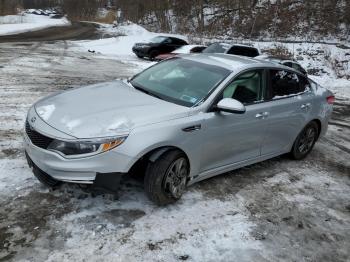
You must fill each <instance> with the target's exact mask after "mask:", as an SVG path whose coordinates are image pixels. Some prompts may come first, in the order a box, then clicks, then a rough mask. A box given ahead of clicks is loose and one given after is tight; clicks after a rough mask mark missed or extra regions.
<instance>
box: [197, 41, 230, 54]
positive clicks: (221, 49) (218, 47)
mask: <svg viewBox="0 0 350 262" xmlns="http://www.w3.org/2000/svg"><path fill="white" fill-rule="evenodd" d="M229 48H230V45H229V44H225V43H215V44H212V45H210V46H208V47H207V48H206V49H204V50H203V52H202V53H226V52H227V50H229Z"/></svg>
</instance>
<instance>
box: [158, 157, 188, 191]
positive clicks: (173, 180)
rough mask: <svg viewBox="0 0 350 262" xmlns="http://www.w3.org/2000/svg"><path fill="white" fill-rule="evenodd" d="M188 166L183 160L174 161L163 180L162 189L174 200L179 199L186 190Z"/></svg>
mask: <svg viewBox="0 0 350 262" xmlns="http://www.w3.org/2000/svg"><path fill="white" fill-rule="evenodd" d="M187 174H188V166H187V161H186V159H185V158H179V159H177V160H176V161H174V162H173V163H172V164H171V165H170V167H169V169H168V171H167V173H166V175H165V178H164V183H163V185H164V188H165V190H166V191H167V192H168V193H170V194H171V195H172V196H173V197H174V198H180V197H181V196H182V194H183V193H184V191H185V188H186V180H187Z"/></svg>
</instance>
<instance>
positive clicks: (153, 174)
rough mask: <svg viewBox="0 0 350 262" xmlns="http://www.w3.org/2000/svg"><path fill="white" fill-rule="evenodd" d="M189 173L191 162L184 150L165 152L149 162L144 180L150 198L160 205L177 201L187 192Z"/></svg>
mask: <svg viewBox="0 0 350 262" xmlns="http://www.w3.org/2000/svg"><path fill="white" fill-rule="evenodd" d="M178 170H180V171H179V172H178ZM188 174H189V163H188V161H187V158H186V156H185V155H184V154H183V153H182V152H180V151H178V150H171V151H167V152H165V153H164V154H162V155H161V156H160V157H159V158H158V159H157V160H156V161H155V162H150V163H149V164H148V167H147V170H146V175H145V180H144V186H145V192H146V194H147V196H148V198H149V199H150V200H152V201H153V202H154V203H156V204H157V205H159V206H164V205H168V204H172V203H175V202H176V201H177V200H179V199H180V198H181V196H182V195H183V193H184V192H185V189H186V184H187V178H188Z"/></svg>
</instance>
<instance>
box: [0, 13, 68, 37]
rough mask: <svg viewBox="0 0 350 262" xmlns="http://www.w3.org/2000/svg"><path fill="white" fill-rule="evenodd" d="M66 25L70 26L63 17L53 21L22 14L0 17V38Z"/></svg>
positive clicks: (38, 16)
mask: <svg viewBox="0 0 350 262" xmlns="http://www.w3.org/2000/svg"><path fill="white" fill-rule="evenodd" d="M67 25H70V22H69V21H68V20H67V18H65V17H63V18H59V19H55V18H52V17H50V16H46V15H35V14H28V13H25V12H23V13H21V14H19V15H7V16H0V36H3V35H14V34H20V33H25V32H31V31H36V30H41V29H45V28H48V27H53V26H67Z"/></svg>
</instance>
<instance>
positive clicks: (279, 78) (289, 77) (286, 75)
mask: <svg viewBox="0 0 350 262" xmlns="http://www.w3.org/2000/svg"><path fill="white" fill-rule="evenodd" d="M270 86H271V88H270V93H271V94H270V98H271V99H278V98H282V97H286V96H291V95H296V94H300V93H302V92H305V91H307V90H310V83H309V81H308V80H307V78H305V77H302V76H300V75H298V74H296V73H293V72H289V71H285V70H270Z"/></svg>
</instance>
